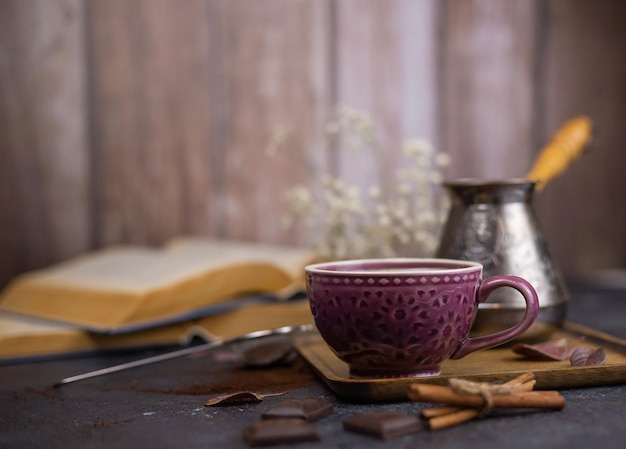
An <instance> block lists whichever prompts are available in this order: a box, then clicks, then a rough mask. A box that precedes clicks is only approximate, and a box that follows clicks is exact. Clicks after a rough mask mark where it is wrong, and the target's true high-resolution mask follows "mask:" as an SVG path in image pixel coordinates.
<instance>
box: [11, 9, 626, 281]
mask: <svg viewBox="0 0 626 449" xmlns="http://www.w3.org/2000/svg"><path fill="white" fill-rule="evenodd" d="M625 20H626V2H624V1H623V0H596V1H593V2H592V1H586V0H520V1H515V2H513V1H501V0H448V1H437V0H416V1H413V0H387V1H382V0H230V1H229V0H184V1H176V0H0V286H1V285H4V284H5V283H6V282H7V281H8V280H9V279H11V278H12V277H13V276H15V275H16V274H18V273H21V272H23V271H25V270H29V269H33V268H37V267H41V266H45V265H47V264H50V263H53V262H56V261H59V260H63V259H66V258H68V257H71V256H73V255H75V254H78V253H81V252H83V251H87V250H89V249H92V248H97V247H101V246H104V245H109V244H115V243H139V244H148V245H160V244H162V243H164V242H166V241H167V240H168V239H170V238H171V237H174V236H176V235H179V234H189V233H192V234H202V235H208V236H218V237H235V238H241V239H246V240H258V241H266V242H276V243H301V242H302V241H303V239H304V236H303V233H302V232H301V231H299V230H297V229H296V230H290V231H285V229H284V228H283V227H282V226H281V225H280V216H281V209H283V208H284V207H285V206H284V204H283V203H282V201H281V199H280V198H281V195H282V192H284V191H285V190H286V189H287V188H289V187H290V186H292V185H294V184H296V183H302V184H305V185H306V184H307V183H310V182H311V179H312V176H313V175H312V172H315V171H317V172H320V171H326V170H328V171H330V172H332V173H335V174H337V175H339V176H342V175H345V176H349V177H353V178H354V177H356V178H359V177H361V178H366V177H367V176H370V173H372V171H373V170H378V169H382V170H383V171H384V172H391V170H392V169H393V168H394V167H395V166H397V165H398V164H400V163H401V160H400V157H399V154H400V146H401V143H402V142H403V141H404V140H406V139H409V138H414V137H421V138H425V139H427V140H428V141H430V142H432V144H433V145H434V146H435V147H436V148H437V149H439V150H441V151H444V152H447V153H449V154H450V156H451V164H450V166H449V167H448V169H447V171H446V173H445V175H446V177H447V178H457V177H468V176H471V177H480V178H507V177H519V176H523V175H524V174H525V173H526V172H527V170H528V169H529V168H530V166H531V164H532V161H533V159H534V157H535V155H536V154H537V152H538V151H539V150H540V149H541V147H542V146H543V145H544V144H545V143H546V141H547V140H548V139H549V137H550V135H551V134H552V133H553V132H554V131H555V130H556V129H557V128H558V127H559V126H560V125H562V124H563V122H564V121H566V120H567V119H569V118H571V117H574V116H576V115H579V114H585V115H589V116H590V117H591V118H592V119H593V121H594V123H595V125H596V127H597V137H596V139H595V140H594V143H593V146H592V148H591V151H589V152H588V154H586V155H585V156H584V157H583V158H582V159H581V160H578V161H577V162H575V163H574V165H573V166H572V167H571V168H570V169H569V170H568V171H567V172H566V173H565V174H564V175H563V176H562V177H560V178H558V179H556V180H555V181H553V182H552V183H551V184H549V185H548V187H547V188H546V189H545V191H543V192H541V193H540V194H539V195H537V197H536V198H535V207H536V209H537V212H538V214H539V218H540V221H541V222H542V224H543V227H544V228H545V232H546V236H547V239H548V242H549V244H550V248H551V251H552V253H553V257H554V258H555V259H556V262H557V263H558V264H559V265H560V267H561V269H562V271H564V272H565V274H567V275H585V274H587V273H590V272H592V271H594V270H598V269H603V268H612V267H618V268H619V267H624V266H626V145H625V143H626V126H625V125H624V122H625V121H626V82H625V81H626V56H625V54H626V26H624V25H625ZM337 105H346V106H349V107H352V108H355V109H357V110H361V111H364V112H366V113H367V114H369V115H370V116H371V118H372V121H373V122H374V124H375V125H376V127H377V130H378V137H379V142H380V145H381V148H382V149H383V150H384V152H385V157H384V158H383V160H384V164H385V166H384V167H378V166H377V167H373V166H371V164H373V163H374V162H373V161H369V162H368V161H367V160H359V161H358V163H357V162H355V161H351V160H350V159H349V158H346V157H345V156H338V154H337V152H336V151H333V149H332V148H331V150H327V149H326V146H325V145H324V144H323V143H324V140H325V126H326V124H327V122H328V120H329V119H330V117H331V115H332V112H333V110H334V109H335V107H336V106H337ZM277 129H281V130H287V131H288V138H287V139H286V140H285V142H284V145H283V149H282V150H281V151H280V152H279V153H278V154H277V155H276V156H275V157H273V158H271V157H268V155H267V154H266V151H265V149H266V146H267V143H268V142H269V141H270V140H271V138H272V135H273V134H274V133H275V131H276V130H277ZM335 150H336V148H335ZM368 164H369V165H368Z"/></svg>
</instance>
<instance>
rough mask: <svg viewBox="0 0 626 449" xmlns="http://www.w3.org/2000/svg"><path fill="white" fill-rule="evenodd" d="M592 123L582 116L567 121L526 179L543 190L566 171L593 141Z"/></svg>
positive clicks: (546, 147) (538, 158)
mask: <svg viewBox="0 0 626 449" xmlns="http://www.w3.org/2000/svg"><path fill="white" fill-rule="evenodd" d="M591 132H592V123H591V119H590V118H589V117H585V116H581V117H576V118H573V119H571V120H569V121H567V122H566V123H565V124H564V125H563V126H562V127H561V128H560V129H559V130H558V131H557V132H556V133H555V134H554V135H553V136H552V139H551V140H550V142H549V143H548V144H547V145H546V146H545V147H544V148H543V150H541V152H540V153H539V155H538V156H537V158H536V159H535V162H534V165H533V167H532V169H531V170H530V171H529V172H528V174H527V175H526V178H527V179H529V180H531V181H535V182H536V183H537V190H541V189H543V188H544V187H545V185H546V184H547V183H548V181H550V180H551V179H553V178H555V177H557V176H558V175H560V174H561V173H563V172H564V171H565V169H566V168H567V167H568V166H569V164H570V163H571V162H572V161H573V160H574V159H576V158H577V157H578V156H580V155H581V154H582V152H583V151H584V149H585V148H586V147H587V145H588V144H589V142H590V141H591Z"/></svg>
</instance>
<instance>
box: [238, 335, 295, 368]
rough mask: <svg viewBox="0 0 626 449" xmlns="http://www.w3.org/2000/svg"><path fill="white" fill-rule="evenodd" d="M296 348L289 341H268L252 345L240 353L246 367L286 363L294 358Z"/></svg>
mask: <svg viewBox="0 0 626 449" xmlns="http://www.w3.org/2000/svg"><path fill="white" fill-rule="evenodd" d="M296 355H297V353H296V350H295V348H294V346H293V342H291V341H270V342H267V343H260V344H257V345H254V346H252V347H251V348H249V349H247V350H246V351H244V353H243V354H242V355H241V357H242V359H243V362H244V364H245V366H246V367H248V368H265V367H270V366H274V365H279V364H284V365H287V364H289V363H291V362H293V361H294V360H295V356H296Z"/></svg>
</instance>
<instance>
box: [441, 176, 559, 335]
mask: <svg viewBox="0 0 626 449" xmlns="http://www.w3.org/2000/svg"><path fill="white" fill-rule="evenodd" d="M444 186H445V187H446V188H447V189H448V191H449V193H450V195H451V200H452V206H451V209H450V212H449V215H448V219H447V222H446V225H445V227H444V230H443V234H442V236H441V241H440V244H439V248H438V250H437V257H441V258H452V259H462V260H471V261H475V262H480V263H481V264H483V266H484V276H485V277H489V276H494V275H497V274H513V275H516V276H520V277H522V278H524V279H526V280H528V281H529V282H530V283H531V284H532V285H533V286H534V287H535V289H536V291H537V294H538V296H539V304H540V309H539V310H540V312H539V317H538V318H537V320H536V322H535V323H534V324H533V326H532V327H531V328H530V329H529V330H528V331H526V333H525V334H523V335H522V337H521V338H520V339H522V340H539V339H543V338H546V337H547V336H549V334H550V333H551V332H552V331H553V330H554V329H555V328H557V327H559V326H560V325H561V324H562V323H563V321H564V319H565V314H566V310H567V302H568V300H569V297H568V294H567V290H566V288H565V284H564V282H563V280H562V277H561V274H560V272H559V270H558V268H557V267H556V266H555V264H554V261H553V259H552V257H551V256H550V254H549V250H548V245H547V243H546V239H545V237H544V233H543V231H542V229H541V227H540V225H539V221H538V219H537V216H536V214H535V212H534V209H533V208H532V197H533V193H534V188H535V183H534V182H531V181H528V180H525V179H513V180H505V181H491V182H485V181H480V180H471V179H466V180H458V181H454V182H447V183H444ZM498 293H499V294H494V295H493V298H490V300H489V301H488V302H487V303H485V304H481V306H480V313H479V314H478V317H477V319H476V322H475V324H474V328H473V329H474V332H475V333H476V334H483V333H487V332H492V331H494V330H497V329H504V328H505V327H508V326H510V325H512V324H514V323H515V322H517V321H519V317H520V315H521V314H523V311H524V301H523V299H522V298H521V295H520V294H519V293H518V292H516V291H514V290H513V289H500V292H498Z"/></svg>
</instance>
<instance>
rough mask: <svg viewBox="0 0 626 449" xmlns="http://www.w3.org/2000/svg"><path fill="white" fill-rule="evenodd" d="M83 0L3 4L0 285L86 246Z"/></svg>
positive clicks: (0, 43) (0, 20)
mask: <svg viewBox="0 0 626 449" xmlns="http://www.w3.org/2000/svg"><path fill="white" fill-rule="evenodd" d="M82 17H83V4H82V1H81V0H50V1H49V0H27V1H23V0H6V1H2V2H0V152H1V154H0V285H3V284H4V283H6V281H8V280H9V279H10V278H11V277H12V276H13V275H15V274H17V273H19V272H21V271H24V270H26V269H30V268H37V267H41V266H44V265H47V264H49V263H53V262H56V261H57V260H60V259H64V258H67V257H70V256H73V255H75V254H78V253H80V252H82V251H85V250H86V249H88V247H89V244H90V226H91V220H90V214H89V212H90V211H89V207H88V201H89V193H90V190H89V170H88V160H89V154H88V152H87V142H86V116H87V114H86V106H85V105H86V91H85V77H86V75H85V71H86V65H85V61H84V48H83V42H84V24H83V21H82Z"/></svg>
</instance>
